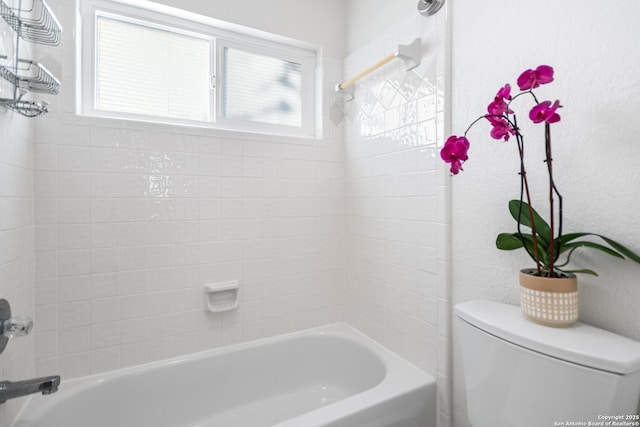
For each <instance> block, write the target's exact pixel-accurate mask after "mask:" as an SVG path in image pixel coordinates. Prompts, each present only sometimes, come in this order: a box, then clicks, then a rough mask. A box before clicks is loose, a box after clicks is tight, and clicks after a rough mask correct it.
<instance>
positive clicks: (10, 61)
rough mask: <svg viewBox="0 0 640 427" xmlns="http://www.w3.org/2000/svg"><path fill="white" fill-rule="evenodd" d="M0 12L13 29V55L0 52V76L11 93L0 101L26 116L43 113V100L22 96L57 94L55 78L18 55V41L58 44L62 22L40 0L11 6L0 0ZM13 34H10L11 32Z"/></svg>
mask: <svg viewBox="0 0 640 427" xmlns="http://www.w3.org/2000/svg"><path fill="white" fill-rule="evenodd" d="M0 16H2V18H3V19H4V21H5V22H6V23H7V24H8V25H9V26H10V27H11V28H12V29H13V31H14V32H15V33H16V35H17V36H16V37H15V43H14V44H13V47H14V57H13V58H10V57H8V56H6V55H0V64H1V63H2V62H4V65H0V77H2V78H3V79H4V80H6V81H7V82H9V84H10V85H11V89H10V90H9V92H12V96H11V97H8V98H0V105H2V106H4V107H5V108H9V109H11V110H13V111H16V112H17V113H19V114H22V115H23V116H27V117H37V116H40V115H42V114H45V113H47V112H48V111H49V110H48V104H47V103H46V102H43V101H27V100H24V99H23V97H24V95H26V94H27V93H29V92H36V93H44V94H50V95H57V94H58V93H59V92H60V80H58V79H57V78H56V77H55V76H54V75H53V74H52V73H51V72H50V71H49V70H47V68H46V67H45V66H44V65H42V64H40V63H38V62H35V61H31V60H28V59H24V58H20V55H19V48H20V41H21V40H23V41H26V42H31V43H38V44H44V45H50V46H57V45H59V44H60V40H61V33H62V26H61V25H60V22H59V21H58V19H57V18H56V17H55V15H54V14H53V12H52V11H51V9H50V8H49V5H48V4H47V3H46V2H45V1H44V0H17V7H16V6H15V2H14V4H13V7H10V6H9V5H8V4H7V1H6V0H0ZM12 37H13V36H12Z"/></svg>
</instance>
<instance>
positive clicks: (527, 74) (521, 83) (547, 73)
mask: <svg viewBox="0 0 640 427" xmlns="http://www.w3.org/2000/svg"><path fill="white" fill-rule="evenodd" d="M552 81H553V68H552V67H550V66H549V65H540V66H538V68H536V69H535V70H531V69H529V70H526V71H524V72H523V73H522V74H520V77H518V87H519V88H520V90H529V89H535V88H537V87H539V86H540V85H542V84H545V83H551V82H552Z"/></svg>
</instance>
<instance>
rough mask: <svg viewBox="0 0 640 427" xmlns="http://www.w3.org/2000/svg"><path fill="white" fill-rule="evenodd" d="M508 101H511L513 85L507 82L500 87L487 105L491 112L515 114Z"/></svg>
mask: <svg viewBox="0 0 640 427" xmlns="http://www.w3.org/2000/svg"><path fill="white" fill-rule="evenodd" d="M506 101H511V85H510V84H509V83H507V84H506V85H504V86H503V87H501V88H500V90H499V91H498V93H497V94H496V96H495V98H494V99H493V102H492V103H491V104H489V106H488V107H487V111H488V112H489V114H505V113H506V114H513V111H511V110H510V109H509V105H508V104H507V102H506Z"/></svg>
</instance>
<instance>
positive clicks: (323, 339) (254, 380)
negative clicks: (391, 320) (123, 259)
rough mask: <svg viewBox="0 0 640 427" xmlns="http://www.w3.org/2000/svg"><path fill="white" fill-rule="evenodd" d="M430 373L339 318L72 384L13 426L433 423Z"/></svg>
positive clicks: (366, 426)
mask: <svg viewBox="0 0 640 427" xmlns="http://www.w3.org/2000/svg"><path fill="white" fill-rule="evenodd" d="M435 402H436V386H435V381H434V379H433V378H432V377H430V376H429V375H427V374H425V373H424V372H422V371H421V370H419V369H417V368H415V367H414V366H412V365H410V364H408V363H407V362H405V361H404V360H402V359H401V358H399V357H397V356H395V355H394V354H392V353H390V352H389V351H387V350H385V349H384V348H383V347H381V346H380V345H378V344H376V343H375V342H373V341H371V340H369V339H368V338H366V337H365V336H363V335H361V334H360V333H358V332H357V331H355V330H353V329H352V328H350V327H349V326H347V325H344V324H339V325H332V326H328V327H323V328H318V329H312V330H308V331H303V332H298V333H294V334H288V335H284V336H279V337H275V338H268V339H263V340H258V341H254V342H249V343H243V344H239V345H234V346H230V347H225V348H220V349H215V350H210V351H205V352H202V353H197V354H193V355H188V356H185V357H180V358H175V359H171V360H167V361H161V362H155V363H150V364H146V365H142V366H136V367H132V368H126V369H121V370H118V371H114V372H109V373H106V374H101V375H93V376H90V377H85V378H79V379H75V380H69V381H65V380H64V378H63V379H62V384H61V385H60V390H59V391H58V392H57V393H55V394H52V395H50V396H40V395H33V396H32V397H30V398H29V400H28V401H27V403H26V404H25V406H24V408H23V409H22V411H21V413H20V415H19V416H18V419H17V420H16V422H15V423H14V424H13V427H254V426H255V427H258V426H277V427H315V426H331V427H392V426H393V427H435V425H436V422H435V418H436V416H435V414H436V403H435Z"/></svg>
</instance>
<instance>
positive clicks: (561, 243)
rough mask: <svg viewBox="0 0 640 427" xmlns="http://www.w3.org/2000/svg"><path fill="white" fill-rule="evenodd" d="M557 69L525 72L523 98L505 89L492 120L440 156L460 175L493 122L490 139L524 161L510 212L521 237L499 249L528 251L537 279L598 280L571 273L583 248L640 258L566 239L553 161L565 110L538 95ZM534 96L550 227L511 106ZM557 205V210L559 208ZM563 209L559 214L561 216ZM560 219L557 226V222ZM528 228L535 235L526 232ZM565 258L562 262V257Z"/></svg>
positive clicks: (612, 245) (606, 241)
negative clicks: (480, 133)
mask: <svg viewBox="0 0 640 427" xmlns="http://www.w3.org/2000/svg"><path fill="white" fill-rule="evenodd" d="M553 73H554V71H553V68H552V67H550V66H549V65H540V66H539V67H537V68H536V69H529V70H526V71H524V72H523V73H522V74H520V76H519V77H518V80H517V85H518V87H519V88H520V92H519V93H517V94H516V95H514V96H512V95H511V85H510V84H508V83H507V84H505V85H504V86H503V87H502V88H500V90H498V93H497V94H496V96H495V97H494V99H493V101H492V102H491V103H489V105H488V107H487V114H484V115H482V116H480V117H478V118H477V119H476V120H474V121H473V122H472V123H471V124H470V125H469V127H468V128H467V130H466V131H465V133H464V135H462V136H456V135H452V136H450V137H449V138H448V139H447V141H446V142H445V144H444V147H443V148H442V150H441V151H440V156H441V157H442V160H444V161H445V162H446V163H449V164H450V170H451V173H452V174H454V175H457V174H458V173H459V172H460V171H461V170H463V169H462V165H463V163H464V162H466V161H467V160H468V158H469V156H468V152H469V147H470V143H469V140H468V139H467V134H468V133H469V131H470V130H471V128H472V127H473V126H474V125H475V124H476V123H478V122H480V121H485V120H486V121H488V122H489V124H490V125H491V131H490V135H491V137H492V138H493V139H496V140H503V141H505V142H506V141H509V140H510V139H512V137H513V139H515V145H516V147H517V149H518V155H519V158H520V171H519V174H520V199H519V200H511V201H510V202H509V212H510V214H511V216H512V217H513V218H514V219H515V221H516V223H517V232H516V233H500V234H499V235H498V237H497V240H496V246H497V247H498V249H502V250H514V249H520V248H524V249H525V250H526V252H527V253H528V254H529V256H530V257H531V258H532V259H533V260H534V261H535V263H536V268H535V269H534V270H533V274H535V275H538V276H543V277H564V276H566V275H567V273H586V274H592V275H595V276H597V274H596V272H595V271H593V270H591V269H579V270H568V269H565V267H566V266H567V265H568V263H569V261H570V259H571V255H572V254H573V253H574V251H575V250H576V249H578V248H591V249H595V250H598V251H601V252H604V253H606V254H609V255H611V256H614V257H617V258H622V259H625V258H629V259H630V260H632V261H635V262H637V263H640V256H638V255H637V254H635V253H634V252H632V251H631V250H630V249H628V248H627V247H625V246H623V245H622V244H620V243H618V242H616V241H614V240H612V239H610V238H608V237H605V236H602V235H599V234H595V233H570V234H563V230H562V215H563V212H562V195H561V194H560V192H559V191H558V189H557V187H556V184H555V181H554V178H553V160H552V157H551V125H552V124H554V123H557V122H558V121H560V115H559V113H558V109H560V108H561V107H562V106H561V105H560V101H558V100H556V101H553V102H551V101H542V102H540V101H538V98H537V97H536V95H535V93H534V91H533V90H534V89H536V88H538V87H539V86H540V85H544V84H548V83H551V82H552V81H553ZM521 96H530V97H531V98H532V99H533V102H534V106H533V107H532V108H531V109H530V110H529V119H530V120H531V121H532V122H533V123H536V124H543V125H544V142H545V159H544V163H545V167H546V169H547V175H548V183H549V186H548V201H549V222H547V221H545V220H544V219H543V218H542V217H541V216H540V215H539V214H538V212H536V210H535V209H534V208H533V206H532V203H531V193H530V191H529V183H528V180H527V171H526V168H525V161H524V136H523V135H522V133H521V129H520V128H519V127H518V121H517V118H516V114H515V112H514V111H513V110H512V109H511V104H512V102H513V101H515V100H516V98H519V97H521ZM556 202H557V205H556ZM556 209H557V213H556ZM556 219H557V222H556ZM523 227H526V228H529V229H530V231H528V232H523V231H522V229H523ZM584 237H594V238H597V239H600V240H601V241H602V243H597V242H594V241H591V240H583V238H584ZM561 256H563V258H562V259H560V257H561Z"/></svg>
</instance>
